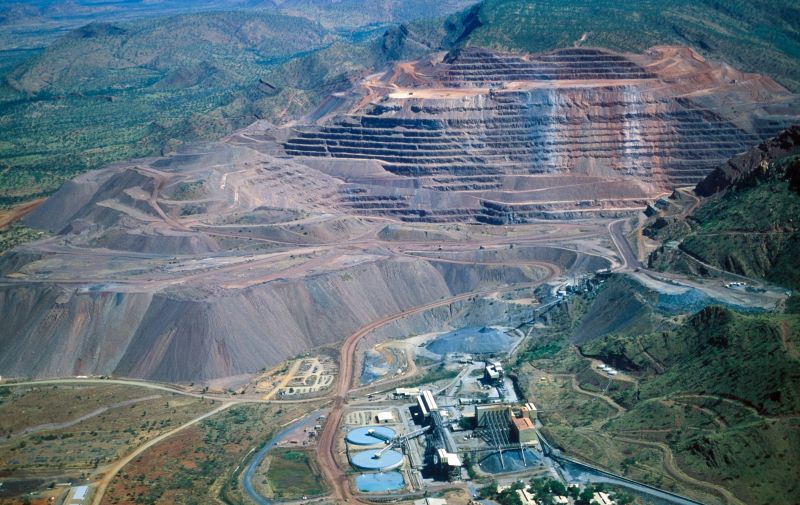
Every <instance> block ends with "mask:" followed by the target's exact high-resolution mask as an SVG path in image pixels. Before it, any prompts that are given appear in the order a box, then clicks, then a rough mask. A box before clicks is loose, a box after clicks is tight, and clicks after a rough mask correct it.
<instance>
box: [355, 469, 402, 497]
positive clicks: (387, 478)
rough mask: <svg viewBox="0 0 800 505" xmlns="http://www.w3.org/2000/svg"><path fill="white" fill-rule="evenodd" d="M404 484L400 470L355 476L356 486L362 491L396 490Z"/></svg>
mask: <svg viewBox="0 0 800 505" xmlns="http://www.w3.org/2000/svg"><path fill="white" fill-rule="evenodd" d="M405 485H406V482H405V480H404V479H403V474H402V473H400V472H386V473H364V474H361V475H359V476H358V477H356V488H357V489H358V490H359V491H360V492H362V493H380V492H386V491H397V490H398V489H403V488H404V487H405Z"/></svg>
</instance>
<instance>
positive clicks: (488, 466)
mask: <svg viewBox="0 0 800 505" xmlns="http://www.w3.org/2000/svg"><path fill="white" fill-rule="evenodd" d="M523 451H524V452H525V457H524V458H523V457H522V454H521V451H519V450H508V451H503V453H502V457H501V454H500V453H499V452H495V453H492V454H490V455H488V456H486V457H485V458H483V459H482V460H481V461H480V462H479V463H478V466H479V467H480V468H481V470H483V471H484V472H487V473H507V472H519V471H522V470H525V469H527V468H531V467H535V466H539V465H540V464H541V459H539V455H538V454H537V453H535V452H533V451H532V450H530V449H523Z"/></svg>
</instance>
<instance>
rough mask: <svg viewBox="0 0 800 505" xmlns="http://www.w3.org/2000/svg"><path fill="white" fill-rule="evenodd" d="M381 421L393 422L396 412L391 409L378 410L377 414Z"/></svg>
mask: <svg viewBox="0 0 800 505" xmlns="http://www.w3.org/2000/svg"><path fill="white" fill-rule="evenodd" d="M375 418H376V419H377V420H378V422H379V423H393V422H394V414H392V412H391V411H390V410H385V411H383V412H378V414H377V415H376V416H375Z"/></svg>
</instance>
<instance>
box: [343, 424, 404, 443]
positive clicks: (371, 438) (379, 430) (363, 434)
mask: <svg viewBox="0 0 800 505" xmlns="http://www.w3.org/2000/svg"><path fill="white" fill-rule="evenodd" d="M395 435H396V433H395V431H394V430H393V429H391V428H386V427H384V426H364V427H363V428H356V429H354V430H350V432H349V433H348V434H347V437H346V438H345V440H347V442H349V443H351V444H353V445H375V444H383V443H386V441H387V440H391V439H392V438H394V436H395Z"/></svg>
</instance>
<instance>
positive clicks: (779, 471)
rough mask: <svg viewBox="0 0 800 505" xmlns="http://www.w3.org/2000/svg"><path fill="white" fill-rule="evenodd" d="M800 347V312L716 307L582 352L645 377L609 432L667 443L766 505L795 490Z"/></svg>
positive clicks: (708, 474) (686, 462)
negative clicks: (666, 328)
mask: <svg viewBox="0 0 800 505" xmlns="http://www.w3.org/2000/svg"><path fill="white" fill-rule="evenodd" d="M798 345H800V317H798V316H797V315H779V314H766V315H757V316H745V315H741V314H737V313H735V312H732V311H729V310H726V309H722V308H719V307H709V308H706V309H704V310H702V311H701V312H699V313H697V314H696V315H694V316H693V317H692V318H690V319H689V320H688V321H686V322H685V323H684V324H683V325H681V326H680V327H679V328H678V329H677V330H674V331H670V332H664V333H649V334H645V335H642V336H640V337H636V338H634V337H620V336H612V337H606V338H604V339H600V340H596V341H594V342H591V343H590V344H587V345H585V346H584V347H582V351H583V353H584V354H585V355H587V356H591V357H595V358H599V359H601V360H603V361H605V362H606V363H612V364H614V365H615V366H617V367H620V368H621V369H622V370H625V371H629V372H632V373H634V374H635V375H636V376H637V378H638V387H637V389H636V391H634V390H633V389H628V390H626V391H625V392H624V393H622V394H620V395H619V396H617V397H616V399H617V401H618V402H620V403H621V404H622V405H624V406H625V407H627V411H626V412H625V413H623V414H622V415H621V416H619V417H616V418H615V419H612V420H609V421H608V422H606V423H605V424H604V425H603V427H602V430H603V431H604V432H607V433H609V434H611V435H612V436H616V437H623V438H642V439H644V440H648V441H652V442H658V443H663V444H666V445H667V446H669V448H670V449H671V450H672V451H673V453H674V454H675V457H676V460H677V462H678V464H679V465H680V466H681V468H682V469H683V470H684V471H687V472H689V473H690V474H691V475H694V476H696V477H698V478H701V479H703V480H705V481H708V482H714V483H721V484H722V485H724V486H725V487H727V488H728V489H730V490H731V491H733V493H734V494H735V495H736V496H737V497H738V498H740V499H741V500H743V501H744V502H745V503H759V504H760V503H790V502H791V501H792V499H793V498H792V497H793V496H796V493H797V484H796V481H794V479H793V478H792V476H791V472H792V471H793V469H794V468H797V464H798V463H800V462H799V461H798V460H797V455H798V454H800V438H798V433H800V425H798V423H797V416H798V413H800V396H798V389H799V388H800V373H798V370H800V354H798V351H797V347H798ZM631 365H632V366H631ZM682 426H691V427H692V429H691V430H681V429H680V427H682ZM676 428H677V429H676ZM766 475H769V476H770V478H769V479H764V476H766ZM792 482H794V484H792ZM783 483H785V484H786V485H783Z"/></svg>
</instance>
